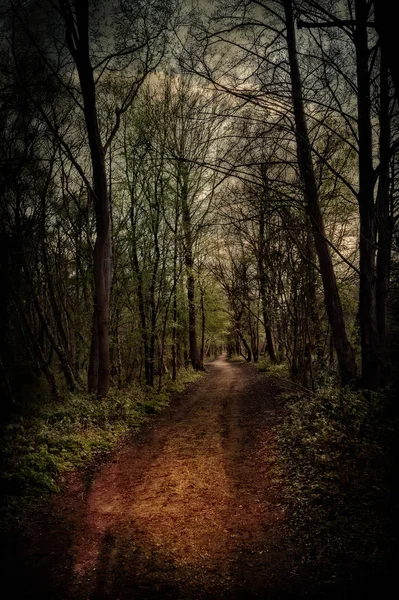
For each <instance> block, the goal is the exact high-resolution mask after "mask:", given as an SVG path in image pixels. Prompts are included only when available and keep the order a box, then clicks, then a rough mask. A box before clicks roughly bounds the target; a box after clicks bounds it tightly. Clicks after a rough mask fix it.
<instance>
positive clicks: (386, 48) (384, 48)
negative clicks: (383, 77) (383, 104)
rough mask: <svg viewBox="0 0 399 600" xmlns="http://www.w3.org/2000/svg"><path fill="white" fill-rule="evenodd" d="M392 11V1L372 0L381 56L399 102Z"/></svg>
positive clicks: (398, 62) (394, 24)
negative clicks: (386, 66)
mask: <svg viewBox="0 0 399 600" xmlns="http://www.w3.org/2000/svg"><path fill="white" fill-rule="evenodd" d="M393 9H394V3H393V2H392V0H374V12H375V26H376V29H377V33H378V37H379V40H380V45H381V54H382V57H383V60H384V61H385V62H386V64H387V65H388V68H389V71H390V74H391V77H392V81H393V85H394V88H395V96H396V101H397V102H399V61H398V42H397V30H398V25H397V18H396V17H395V16H394V10H393Z"/></svg>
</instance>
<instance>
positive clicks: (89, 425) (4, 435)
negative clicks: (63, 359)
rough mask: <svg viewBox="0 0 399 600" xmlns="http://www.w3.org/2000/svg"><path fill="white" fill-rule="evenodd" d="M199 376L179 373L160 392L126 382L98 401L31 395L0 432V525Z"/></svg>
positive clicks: (9, 521) (108, 448)
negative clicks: (123, 386) (127, 386)
mask: <svg viewBox="0 0 399 600" xmlns="http://www.w3.org/2000/svg"><path fill="white" fill-rule="evenodd" d="M201 376H202V374H200V373H194V372H193V371H191V370H187V371H181V372H180V374H179V379H178V381H177V382H174V383H172V382H169V383H168V384H166V386H165V387H164V388H163V389H162V390H161V392H160V393H156V392H155V391H154V390H152V389H143V388H140V387H139V386H132V387H130V388H129V389H127V390H121V391H118V390H112V391H111V392H110V393H109V394H108V396H107V397H106V398H104V399H102V400H98V399H97V398H95V397H93V396H90V395H88V394H78V395H72V394H71V395H67V396H66V397H65V398H64V400H63V401H62V402H55V401H54V400H53V399H51V398H49V397H48V395H46V393H45V392H44V390H43V393H40V394H39V395H37V394H35V395H34V398H33V400H32V399H30V401H29V402H26V403H25V407H22V408H21V407H19V409H18V410H17V411H15V413H14V414H13V415H12V417H11V419H9V420H8V422H7V424H5V425H4V426H3V428H2V431H1V438H0V450H1V455H2V459H1V467H2V469H1V475H0V486H1V489H2V499H1V504H0V525H1V526H2V528H7V527H8V526H9V525H10V524H12V523H13V522H15V520H18V519H20V518H22V516H23V515H24V513H25V511H26V509H27V508H29V507H30V506H32V505H34V504H35V503H36V502H38V501H40V500H41V499H43V498H44V497H45V496H46V495H48V494H49V493H52V492H57V491H59V477H60V474H61V473H63V472H65V471H68V470H71V469H76V468H79V467H84V466H85V465H86V464H88V463H89V462H91V461H92V460H94V459H98V458H100V457H101V456H102V455H104V454H106V453H107V452H110V451H111V450H112V449H113V448H114V447H115V446H116V445H117V444H118V443H119V442H120V441H121V440H122V439H123V438H124V437H125V436H126V434H127V433H129V432H132V431H135V430H137V429H139V428H140V427H141V426H142V425H143V423H145V422H146V421H148V419H150V418H151V416H152V415H154V414H157V413H158V412H159V411H161V410H162V409H163V408H164V407H165V406H167V405H168V403H169V400H170V397H171V394H172V393H175V392H179V391H182V390H183V389H184V388H185V386H186V385H187V384H188V383H191V382H193V381H195V380H196V379H198V378H200V377H201ZM39 389H40V385H39Z"/></svg>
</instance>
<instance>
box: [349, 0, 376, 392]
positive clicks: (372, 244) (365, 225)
mask: <svg viewBox="0 0 399 600" xmlns="http://www.w3.org/2000/svg"><path fill="white" fill-rule="evenodd" d="M355 10H356V29H355V43H356V72H357V84H358V96H357V98H358V134H359V192H358V204H359V216H360V240H359V251H360V289H359V324H360V340H361V354H362V377H361V384H362V387H364V388H366V389H377V388H378V387H379V385H380V381H381V367H382V365H381V349H380V342H379V334H378V327H377V303H376V284H377V280H376V271H375V267H376V264H375V258H376V241H377V239H376V236H377V220H376V210H375V206H374V169H373V146H372V130H371V101H370V77H369V64H368V63H369V61H368V58H369V51H368V42H367V18H368V12H369V6H368V3H367V2H366V0H355Z"/></svg>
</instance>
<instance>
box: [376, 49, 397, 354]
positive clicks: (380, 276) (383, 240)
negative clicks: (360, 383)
mask: <svg viewBox="0 0 399 600" xmlns="http://www.w3.org/2000/svg"><path fill="white" fill-rule="evenodd" d="M379 157H380V170H379V182H378V193H377V226H378V253H377V325H378V333H379V336H380V344H381V350H382V352H383V351H384V347H385V330H386V315H387V299H388V290H389V276H390V263H391V242H392V229H393V226H392V225H393V224H392V218H391V198H390V190H389V167H390V120H389V80H388V69H387V64H386V61H385V56H384V55H383V54H382V56H381V83H380V150H379ZM384 362H385V361H384Z"/></svg>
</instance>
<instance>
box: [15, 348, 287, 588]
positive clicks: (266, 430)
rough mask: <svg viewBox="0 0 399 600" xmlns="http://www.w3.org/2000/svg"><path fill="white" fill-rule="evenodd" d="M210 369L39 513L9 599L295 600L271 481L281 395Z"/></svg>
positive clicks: (222, 368)
mask: <svg viewBox="0 0 399 600" xmlns="http://www.w3.org/2000/svg"><path fill="white" fill-rule="evenodd" d="M207 370H208V374H207V376H206V377H205V378H204V379H203V380H201V381H199V382H197V383H196V384H194V385H192V386H190V387H189V388H188V390H187V391H186V392H184V393H182V394H179V395H178V396H177V397H176V398H175V399H174V400H173V401H172V403H171V406H170V407H169V408H167V409H165V411H164V412H163V413H162V414H160V415H158V416H156V417H154V418H153V419H152V420H151V423H149V424H148V425H147V426H145V427H144V428H143V430H142V431H141V432H140V433H139V434H138V435H135V436H134V437H133V439H132V441H131V442H129V443H126V444H125V445H124V446H123V447H122V448H120V449H119V450H117V451H116V452H115V453H114V454H113V455H112V457H111V458H110V459H109V460H108V461H107V462H106V463H105V464H103V465H101V466H100V467H99V469H98V470H97V471H96V473H95V474H94V475H93V477H92V478H91V480H90V481H88V480H87V477H86V480H85V477H84V476H82V475H81V474H78V473H75V474H74V475H73V476H72V477H71V478H70V481H69V482H68V486H67V488H66V490H65V491H64V492H63V493H62V494H59V495H57V496H56V497H54V500H53V501H52V503H51V505H49V506H48V508H47V511H46V513H47V514H46V515H44V516H43V515H41V516H39V515H38V518H37V522H36V523H35V524H33V525H31V530H27V531H26V532H25V538H24V545H25V549H24V550H23V551H22V555H23V558H21V557H19V558H18V560H19V561H20V565H22V570H23V573H22V575H23V577H19V578H17V580H15V579H14V590H13V593H12V595H11V596H10V599H11V598H13V599H15V598H19V597H20V598H31V597H32V598H33V597H40V598H41V599H42V600H44V599H46V598H54V599H55V598H57V599H60V598H68V599H72V598H75V599H76V600H83V599H85V600H88V599H91V600H94V599H95V600H100V599H101V600H105V599H109V600H125V599H126V600H127V599H129V600H133V599H134V600H144V599H146V600H148V599H156V598H161V599H170V600H172V599H173V600H179V599H186V600H201V599H211V598H212V599H222V598H226V599H227V598H229V599H231V600H232V599H237V600H238V599H244V598H286V597H287V598H288V597H292V596H291V595H290V594H289V590H290V589H292V584H293V581H294V580H295V574H294V571H295V567H294V565H295V561H294V558H293V556H292V550H290V548H289V547H288V542H287V541H286V540H287V538H288V536H286V535H285V533H286V532H285V523H284V509H283V506H282V505H281V504H280V501H279V498H278V489H277V488H276V484H273V482H272V476H271V468H272V464H273V455H274V454H273V453H274V446H273V433H272V427H273V425H274V424H275V419H276V413H277V412H278V406H277V405H276V402H277V400H276V398H277V396H278V394H277V393H276V389H275V388H274V387H273V383H272V382H270V380H268V379H267V378H265V377H264V376H262V375H260V374H259V373H258V372H257V371H256V370H255V369H254V368H253V367H252V366H250V365H247V364H243V363H231V362H228V361H227V360H226V358H225V357H224V356H222V357H220V358H218V359H217V360H215V361H213V362H212V363H210V364H209V365H208V366H207ZM19 547H21V543H19ZM20 552H21V551H20ZM14 561H15V557H14ZM14 564H15V563H14ZM14 570H15V567H14ZM18 586H19V587H20V589H18ZM3 597H4V596H3Z"/></svg>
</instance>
